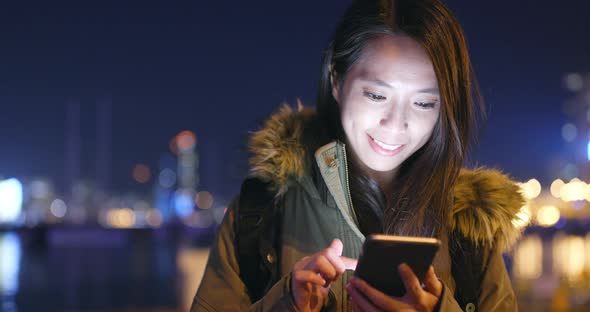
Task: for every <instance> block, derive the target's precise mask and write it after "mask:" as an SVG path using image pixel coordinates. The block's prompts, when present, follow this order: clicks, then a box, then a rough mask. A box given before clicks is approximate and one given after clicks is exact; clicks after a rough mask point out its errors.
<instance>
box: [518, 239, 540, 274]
mask: <svg viewBox="0 0 590 312" xmlns="http://www.w3.org/2000/svg"><path fill="white" fill-rule="evenodd" d="M542 273H543V241H542V240H541V238H540V237H539V236H537V235H529V236H526V237H525V238H524V239H523V240H522V241H521V242H520V243H519V244H518V246H517V247H516V250H515V252H514V275H515V277H517V278H518V279H525V280H526V279H528V280H532V279H536V278H538V277H540V276H541V274H542Z"/></svg>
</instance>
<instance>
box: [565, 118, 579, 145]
mask: <svg viewBox="0 0 590 312" xmlns="http://www.w3.org/2000/svg"><path fill="white" fill-rule="evenodd" d="M577 135H578V128H577V127H576V125H574V124H571V123H566V124H565V125H563V127H561V136H562V137H563V139H564V140H565V141H566V142H572V141H574V140H575V139H576V136H577Z"/></svg>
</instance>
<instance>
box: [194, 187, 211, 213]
mask: <svg viewBox="0 0 590 312" xmlns="http://www.w3.org/2000/svg"><path fill="white" fill-rule="evenodd" d="M213 200H214V199H213V195H211V193H209V192H207V191H201V192H198V193H197V195H196V196H195V203H196V204H197V207H199V208H201V209H209V208H211V206H213Z"/></svg>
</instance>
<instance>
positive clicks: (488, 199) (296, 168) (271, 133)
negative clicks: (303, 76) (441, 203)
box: [249, 102, 524, 251]
mask: <svg viewBox="0 0 590 312" xmlns="http://www.w3.org/2000/svg"><path fill="white" fill-rule="evenodd" d="M314 116H315V111H314V110H313V109H310V108H304V107H303V105H302V104H301V103H299V102H298V105H297V109H296V110H294V109H293V108H291V107H290V106H288V105H286V104H285V105H283V106H281V108H280V109H279V110H278V112H277V113H276V114H274V115H272V116H271V117H270V118H269V119H268V120H267V121H266V122H265V123H264V127H263V128H262V129H261V130H259V131H257V132H254V133H253V134H252V136H251V138H250V142H249V150H250V152H251V153H252V157H251V158H250V166H251V169H250V175H251V176H255V177H258V178H261V179H262V180H264V181H266V182H271V188H272V190H273V191H275V192H276V193H277V196H280V195H281V194H283V193H284V192H285V191H286V190H287V188H288V187H289V185H290V181H292V180H293V179H295V180H298V179H299V178H300V177H302V176H303V175H304V174H305V172H306V166H307V165H306V163H305V159H306V152H307V151H306V147H305V146H304V144H303V143H302V141H303V139H302V135H303V131H304V129H305V128H306V127H308V126H309V125H310V124H311V123H312V119H313V118H314ZM454 203H455V204H454V207H453V210H452V212H451V222H450V226H449V229H450V230H451V231H455V230H457V231H459V232H460V233H461V234H463V235H464V236H465V237H466V238H467V239H469V240H471V241H473V242H474V243H475V244H476V245H479V246H488V247H495V248H501V250H503V251H505V250H507V249H509V248H510V247H511V246H512V244H513V243H514V242H515V241H516V239H517V238H518V237H519V235H520V230H518V229H517V228H516V227H515V226H514V225H513V224H512V221H513V220H515V219H517V216H516V214H517V213H518V211H519V210H520V209H521V207H522V206H523V205H524V199H523V197H522V195H521V194H520V191H519V187H518V186H517V185H516V184H515V182H514V181H512V180H511V179H510V178H509V177H508V176H506V175H504V174H502V173H501V172H499V171H496V170H486V169H482V168H479V169H476V170H473V171H471V170H467V169H462V170H461V172H460V174H459V178H458V180H457V183H456V185H455V190H454Z"/></svg>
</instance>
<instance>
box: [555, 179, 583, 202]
mask: <svg viewBox="0 0 590 312" xmlns="http://www.w3.org/2000/svg"><path fill="white" fill-rule="evenodd" d="M559 196H560V198H561V199H562V200H563V201H570V202H571V201H576V200H584V199H586V198H588V197H589V189H588V185H587V184H586V183H585V182H583V181H580V180H579V179H572V180H571V181H570V182H569V183H567V184H565V185H564V186H563V187H561V190H560V192H559Z"/></svg>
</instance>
